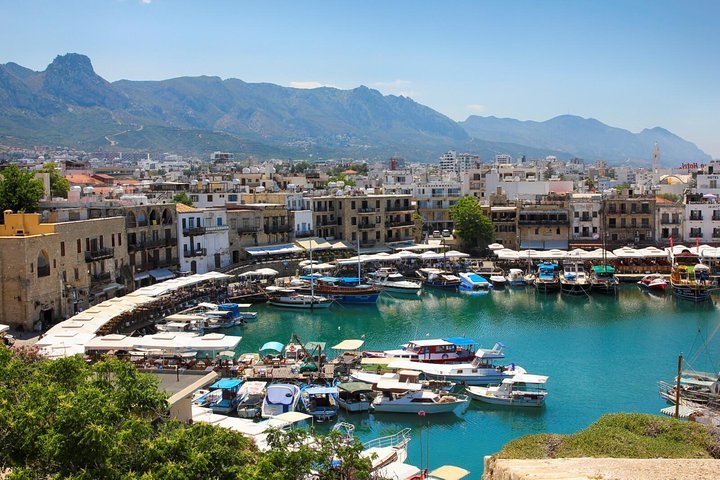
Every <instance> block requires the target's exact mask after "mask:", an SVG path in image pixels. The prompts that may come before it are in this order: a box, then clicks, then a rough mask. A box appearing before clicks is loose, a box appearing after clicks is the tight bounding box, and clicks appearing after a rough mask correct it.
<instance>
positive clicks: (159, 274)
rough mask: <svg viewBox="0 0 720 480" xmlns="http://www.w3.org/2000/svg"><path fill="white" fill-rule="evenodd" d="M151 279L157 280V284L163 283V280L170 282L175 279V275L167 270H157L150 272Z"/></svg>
mask: <svg viewBox="0 0 720 480" xmlns="http://www.w3.org/2000/svg"><path fill="white" fill-rule="evenodd" d="M148 273H149V274H150V276H151V277H153V278H154V279H155V281H157V282H161V281H163V280H170V279H171V278H175V274H174V273H172V272H171V271H170V270H168V269H167V268H157V269H155V270H150V271H149V272H148Z"/></svg>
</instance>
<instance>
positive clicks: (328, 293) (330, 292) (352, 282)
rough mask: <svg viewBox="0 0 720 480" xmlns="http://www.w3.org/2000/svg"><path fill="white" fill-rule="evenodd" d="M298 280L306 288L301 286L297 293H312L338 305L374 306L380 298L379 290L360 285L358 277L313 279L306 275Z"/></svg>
mask: <svg viewBox="0 0 720 480" xmlns="http://www.w3.org/2000/svg"><path fill="white" fill-rule="evenodd" d="M300 278H301V279H302V280H305V281H306V282H308V286H302V287H301V288H299V291H301V292H303V293H309V292H311V291H312V292H314V294H315V295H320V296H323V297H326V298H329V299H331V300H335V301H336V302H339V303H346V304H375V303H377V301H378V298H379V297H380V290H378V289H377V288H376V287H374V286H372V285H366V284H363V283H361V282H360V279H359V278H358V277H314V276H312V275H307V276H303V277H300ZM310 283H312V285H310Z"/></svg>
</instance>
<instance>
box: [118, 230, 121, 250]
mask: <svg viewBox="0 0 720 480" xmlns="http://www.w3.org/2000/svg"><path fill="white" fill-rule="evenodd" d="M118 247H122V233H118Z"/></svg>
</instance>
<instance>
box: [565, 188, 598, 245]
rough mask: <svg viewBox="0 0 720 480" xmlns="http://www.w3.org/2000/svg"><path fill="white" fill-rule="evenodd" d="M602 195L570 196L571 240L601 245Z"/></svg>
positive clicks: (574, 194)
mask: <svg viewBox="0 0 720 480" xmlns="http://www.w3.org/2000/svg"><path fill="white" fill-rule="evenodd" d="M601 207H602V194H600V193H573V194H572V195H571V196H570V221H571V225H570V238H571V239H572V241H574V242H586V243H601V242H602V238H601V237H600V235H601V222H602V219H601V215H600V208H601Z"/></svg>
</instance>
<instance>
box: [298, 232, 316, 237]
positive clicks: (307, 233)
mask: <svg viewBox="0 0 720 480" xmlns="http://www.w3.org/2000/svg"><path fill="white" fill-rule="evenodd" d="M314 235H315V231H313V230H304V231H301V232H295V238H307V237H312V236H314Z"/></svg>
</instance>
